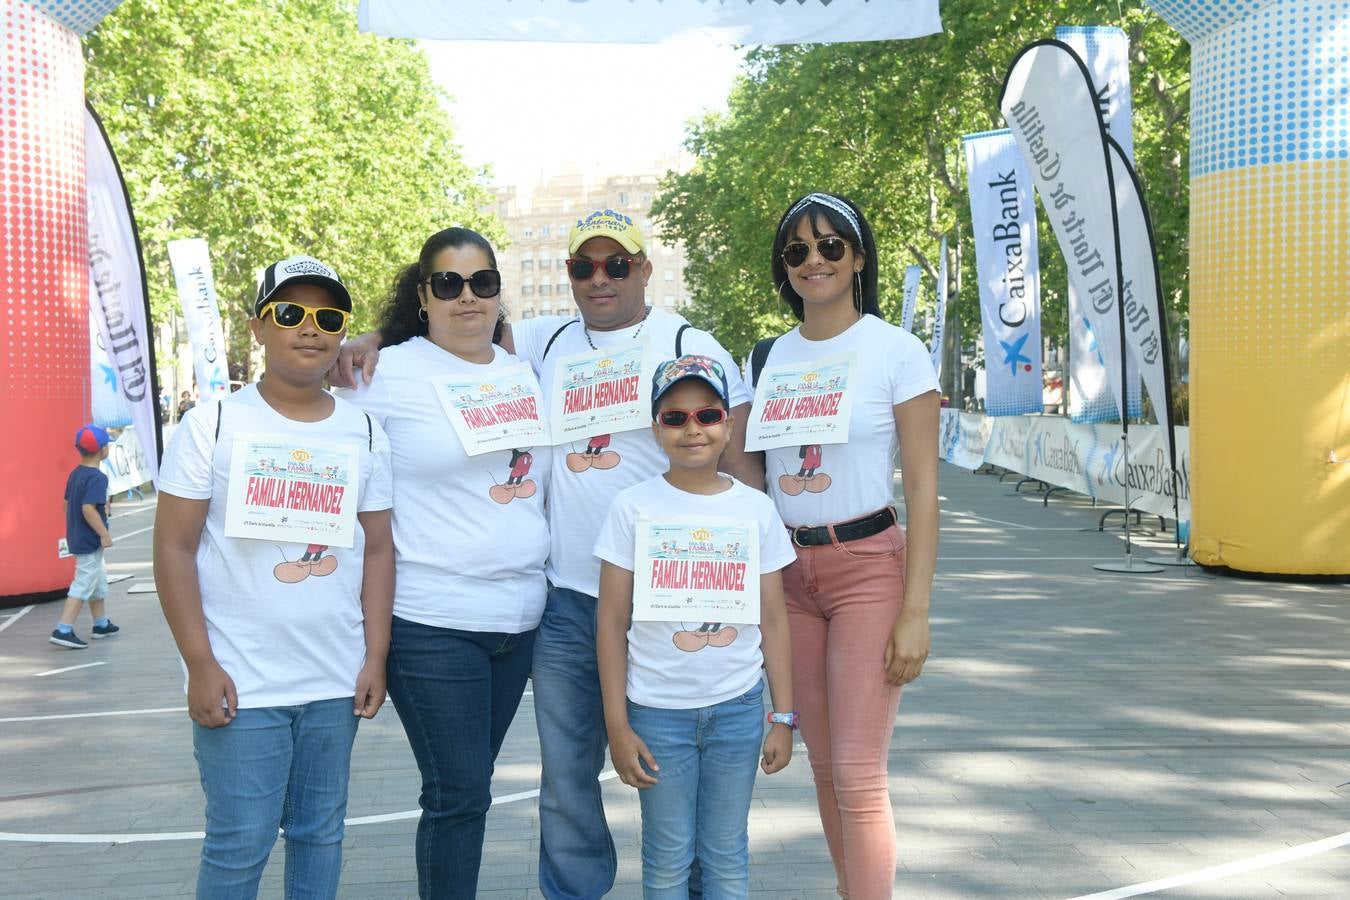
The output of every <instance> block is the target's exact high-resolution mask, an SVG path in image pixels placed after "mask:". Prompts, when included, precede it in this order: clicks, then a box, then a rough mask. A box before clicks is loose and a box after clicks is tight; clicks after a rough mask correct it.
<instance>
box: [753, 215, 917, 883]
mask: <svg viewBox="0 0 1350 900" xmlns="http://www.w3.org/2000/svg"><path fill="white" fill-rule="evenodd" d="M772 272H773V279H774V284H775V286H776V287H777V289H778V293H779V296H781V297H782V298H783V300H784V301H786V303H787V304H788V306H789V307H790V308H791V310H792V314H793V315H794V316H795V317H796V319H797V320H798V321H799V322H800V323H801V324H800V325H798V326H797V327H796V328H794V329H792V330H791V331H789V332H787V333H786V334H784V335H782V336H780V337H778V338H776V339H775V340H774V341H773V342H772V345H771V346H770V347H769V348H768V354H767V358H764V357H763V356H762V351H759V352H757V353H756V357H759V359H758V360H757V362H758V363H760V364H762V365H763V366H764V367H765V369H766V370H768V372H769V377H768V378H766V377H765V375H764V372H763V371H756V372H755V373H754V378H755V380H756V381H758V382H761V383H763V382H766V381H768V380H772V376H773V370H774V369H776V368H777V367H780V366H789V367H792V368H793V369H795V370H797V371H807V370H810V369H812V368H814V367H815V364H816V363H818V362H821V361H834V360H838V359H842V360H843V361H844V362H843V365H846V366H847V370H846V371H844V370H842V369H840V368H838V367H837V364H836V368H834V369H833V371H834V372H835V373H840V372H843V374H844V377H843V378H842V379H840V382H839V383H840V385H841V387H842V390H844V391H847V392H848V393H849V394H851V395H852V396H851V397H850V398H849V400H850V401H851V403H848V404H843V405H841V407H840V408H841V409H847V408H850V407H851V413H849V414H848V421H847V428H846V432H845V433H846V437H845V433H839V434H838V435H837V437H836V438H835V440H836V441H839V442H836V443H828V442H826V439H825V438H824V437H821V438H819V439H807V440H810V441H811V442H810V443H805V444H795V443H794V444H791V445H788V446H780V447H775V448H773V449H769V450H766V451H765V455H766V459H765V475H766V481H767V483H768V490H769V494H770V496H772V497H773V499H774V502H775V503H776V505H777V507H778V511H779V513H780V515H781V516H782V518H783V521H784V522H785V523H786V525H787V526H788V530H789V531H790V532H791V537H792V540H793V543H794V545H795V546H796V552H797V560H796V562H794V563H792V564H791V565H789V566H788V567H787V568H786V569H785V570H784V572H783V587H784V592H785V594H786V598H787V607H788V619H789V622H790V625H791V634H792V681H793V694H794V696H795V698H796V700H797V704H798V709H799V711H800V722H801V732H802V736H803V738H804V739H805V740H806V746H807V749H808V750H809V752H810V754H809V755H810V761H811V769H812V773H813V776H814V778H815V784H816V797H817V802H818V805H819V808H820V818H821V823H822V825H823V827H824V831H825V839H826V842H827V843H828V844H829V850H830V857H831V859H832V860H833V862H834V867H835V872H836V875H837V877H838V885H839V894H840V896H842V897H847V898H850V900H880V898H889V897H890V896H891V894H892V891H893V885H894V879H895V866H896V846H895V820H894V815H893V813H892V810H891V803H890V792H889V788H888V786H887V756H888V754H889V749H890V743H891V733H892V731H893V729H894V727H895V716H896V711H897V709H898V706H899V702H900V689H901V687H902V686H903V685H905V684H907V683H908V682H910V681H913V680H914V679H915V678H917V677H918V675H919V672H920V671H921V670H922V669H923V664H924V660H925V659H926V658H927V656H928V650H929V628H928V606H929V596H930V594H931V592H932V582H933V569H934V566H935V563H936V558H937V542H938V496H937V445H938V405H939V404H938V384H937V378H936V376H935V374H934V372H933V366H932V363H931V361H930V358H929V354H928V351H927V349H926V348H925V347H924V346H923V345H922V344H921V343H920V342H919V340H918V339H917V338H915V337H914V336H913V335H912V334H910V333H909V332H907V331H905V330H903V329H901V328H898V327H896V326H894V325H890V324H888V323H886V322H885V321H883V320H882V318H881V313H880V308H879V307H878V305H877V253H876V246H875V244H874V242H873V238H872V230H871V228H870V227H869V226H868V224H867V220H866V219H865V218H864V217H863V215H862V213H861V212H860V211H859V210H858V208H857V207H856V206H854V205H853V203H852V202H851V201H849V200H847V199H846V198H844V197H841V196H838V195H835V194H825V193H812V194H808V195H806V196H805V197H802V198H801V199H799V200H797V201H796V202H794V203H793V204H792V205H791V206H790V207H789V208H788V210H787V212H786V213H784V214H783V217H782V219H781V220H780V222H779V226H778V231H777V233H776V234H775V237H774V241H773V256H772ZM761 390H763V388H761ZM837 425H838V427H840V428H843V427H844V423H837ZM897 447H898V448H899V450H900V462H901V469H902V470H903V477H904V496H905V525H906V529H905V530H902V529H901V528H900V526H899V523H898V521H897V514H896V511H895V507H894V505H893V503H894V494H893V478H894V471H895V456H896V449H897ZM906 531H907V532H908V534H906Z"/></svg>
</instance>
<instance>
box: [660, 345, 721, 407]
mask: <svg viewBox="0 0 1350 900" xmlns="http://www.w3.org/2000/svg"><path fill="white" fill-rule="evenodd" d="M690 378H697V379H698V380H700V381H702V382H703V383H704V384H706V385H708V386H709V387H711V388H712V389H713V392H714V393H716V394H717V399H718V400H721V401H722V406H723V408H725V409H728V410H730V409H731V399H730V396H729V395H730V393H731V392H730V390H729V389H728V388H727V376H726V373H725V372H723V371H722V364H721V363H719V362H718V361H717V360H715V359H712V358H711V357H707V356H681V357H680V358H679V359H669V360H666V361H665V362H663V363H661V365H659V366H657V367H656V374H655V375H653V376H652V418H653V419H654V418H656V408H657V406H658V405H659V404H660V402H661V398H662V397H663V396H665V394H666V392H667V391H669V390H670V389H671V388H672V387H674V386H675V385H677V384H679V383H680V382H681V381H686V380H688V379H690Z"/></svg>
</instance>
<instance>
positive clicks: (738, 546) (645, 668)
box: [595, 356, 797, 897]
mask: <svg viewBox="0 0 1350 900" xmlns="http://www.w3.org/2000/svg"><path fill="white" fill-rule="evenodd" d="M728 393H729V392H728V389H727V380H726V375H725V374H724V370H723V368H722V366H721V364H720V363H718V362H717V361H716V360H713V359H710V358H708V357H706V356H683V357H680V358H679V359H672V360H670V361H668V362H665V363H662V364H661V366H659V367H658V368H657V370H656V374H655V376H654V377H653V380H652V419H653V423H652V426H651V428H652V435H653V437H655V439H656V442H657V443H658V444H659V445H660V447H661V449H662V450H663V451H664V452H665V455H666V457H667V459H668V460H669V468H668V470H667V471H666V473H665V474H663V475H657V476H656V477H654V478H650V479H648V480H646V481H642V482H639V483H638V484H635V485H633V486H632V487H629V488H626V489H624V490H622V491H620V492H619V493H618V494H617V495H616V496H615V498H614V502H613V504H612V505H611V506H610V508H609V514H608V515H607V516H606V518H605V522H604V525H602V526H601V529H600V535H599V537H598V539H597V541H596V545H595V555H596V556H597V557H598V558H599V559H600V560H601V569H600V597H599V605H598V608H597V613H596V655H597V658H598V663H599V669H600V687H601V691H602V693H603V696H604V713H605V728H606V731H607V732H608V734H609V746H610V757H611V759H612V760H613V763H614V770H615V771H616V772H617V773H618V775H619V778H620V779H621V780H622V781H623V782H624V784H628V785H632V786H633V787H636V788H638V789H639V790H640V794H639V797H640V799H641V803H642V885H643V890H644V893H646V894H647V895H648V896H656V895H658V894H659V895H660V896H665V895H666V894H665V892H668V891H671V890H674V891H675V892H677V893H679V892H687V891H688V888H689V879H690V875H691V867H692V865H693V862H694V858H695V856H696V855H697V857H698V860H699V863H700V864H701V867H702V887H703V892H704V894H705V895H707V896H717V897H737V896H740V897H744V896H746V895H747V892H748V890H749V886H748V879H749V843H748V836H747V819H748V817H749V813H750V798H751V792H752V791H753V789H754V782H755V763H756V762H757V761H758V762H759V763H760V765H761V767H762V768H763V770H764V771H765V772H766V773H768V774H772V773H774V772H777V771H778V770H780V769H782V768H783V767H784V766H786V765H787V764H788V760H789V759H790V758H791V756H792V731H793V729H795V728H796V727H797V722H796V713H795V712H793V711H792V678H791V672H790V666H791V662H790V659H791V649H790V644H789V637H788V624H787V610H786V608H785V606H784V604H783V586H782V579H781V575H780V570H781V569H782V568H783V567H784V566H786V565H787V564H788V563H790V562H792V561H793V560H794V559H796V555H795V553H794V552H793V550H792V545H791V543H790V542H789V541H788V536H787V530H786V528H784V526H783V522H782V519H780V518H779V516H778V512H777V510H775V509H774V505H773V501H772V500H770V499H769V498H768V496H767V495H765V494H764V493H763V492H761V491H757V490H753V489H751V488H749V487H747V486H746V485H744V484H742V483H740V482H739V481H736V480H735V479H734V478H731V477H730V476H728V475H723V474H722V473H720V472H718V470H717V462H718V459H719V458H720V457H721V454H722V451H723V450H724V449H726V446H727V444H728V443H729V442H730V440H731V432H732V426H733V420H732V416H731V413H730V402H729V399H728ZM681 544H683V546H681ZM658 547H659V549H657V548H658ZM756 562H758V567H757V571H756V570H755V568H754V564H755V563H756ZM635 580H640V581H641V582H649V583H650V585H651V586H652V587H659V588H662V589H668V590H669V591H670V592H672V593H676V594H682V595H685V596H684V597H683V599H682V600H681V599H679V598H678V597H677V598H675V600H674V602H678V603H681V604H684V603H689V602H691V600H693V599H697V597H696V596H695V595H697V594H699V592H700V589H707V588H709V587H711V586H714V585H715V586H716V587H717V588H718V589H719V590H721V591H722V592H723V593H722V597H723V602H725V600H726V598H732V599H731V601H730V604H729V605H723V606H721V607H720V608H721V609H723V610H725V609H738V606H739V611H738V612H733V613H730V615H729V616H728V618H731V617H733V616H739V618H731V623H729V624H724V623H723V622H699V621H693V622H676V621H661V619H664V618H667V616H668V614H667V613H665V612H663V611H662V610H663V609H667V608H669V607H668V606H666V607H661V606H658V605H657V603H656V601H655V600H652V601H651V602H650V603H649V604H647V605H646V607H645V608H644V609H641V610H639V609H638V607H637V605H636V604H635V602H634V596H635V590H634V589H635ZM755 580H757V584H758V591H755V590H754V586H755ZM642 586H644V587H645V586H646V585H645V584H644V585H642ZM747 588H748V589H747ZM756 594H757V598H756ZM705 596H706V595H705ZM756 599H757V601H758V602H757V604H756V602H755V600H756ZM679 609H680V610H685V609H688V607H687V606H684V605H681V606H679ZM696 618H701V617H696ZM762 671H763V672H767V674H768V679H769V689H770V693H771V696H772V700H773V708H774V710H776V711H775V712H772V713H770V714H769V715H768V720H769V722H770V723H772V724H771V727H770V729H769V733H768V735H767V736H765V735H764V724H765V713H764V706H763V699H762V695H763V685H762V682H761V677H762V674H761V673H762ZM761 740H762V744H761ZM681 895H683V894H681ZM672 896H673V894H672Z"/></svg>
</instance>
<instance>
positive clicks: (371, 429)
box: [215, 402, 375, 453]
mask: <svg viewBox="0 0 1350 900" xmlns="http://www.w3.org/2000/svg"><path fill="white" fill-rule="evenodd" d="M224 409H225V404H224V403H219V402H218V403H216V437H215V440H216V441H217V442H219V441H220V419H221V416H222V415H224ZM364 415H365V417H366V450H367V451H368V452H370V453H374V452H375V426H374V424H372V423H371V421H370V413H364Z"/></svg>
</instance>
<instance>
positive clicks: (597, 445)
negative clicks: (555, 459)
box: [567, 434, 619, 472]
mask: <svg viewBox="0 0 1350 900" xmlns="http://www.w3.org/2000/svg"><path fill="white" fill-rule="evenodd" d="M609 437H610V436H609V435H607V434H597V435H596V436H595V437H593V438H591V439H590V441H589V442H588V443H587V444H586V450H585V452H583V453H569V454H567V468H569V469H571V470H572V471H573V472H584V471H586V470H587V469H612V468H614V467H615V466H617V465H618V464H619V454H617V453H615V452H614V451H613V450H611V449H609Z"/></svg>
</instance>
